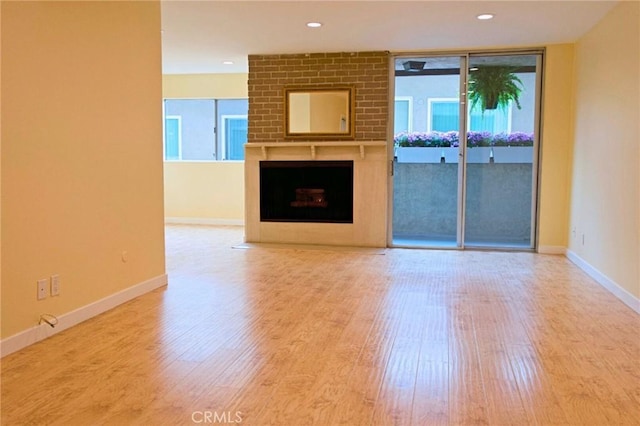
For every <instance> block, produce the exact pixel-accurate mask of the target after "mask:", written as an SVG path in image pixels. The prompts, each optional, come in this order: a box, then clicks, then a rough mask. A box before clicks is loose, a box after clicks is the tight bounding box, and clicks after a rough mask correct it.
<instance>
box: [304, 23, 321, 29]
mask: <svg viewBox="0 0 640 426" xmlns="http://www.w3.org/2000/svg"><path fill="white" fill-rule="evenodd" d="M321 26H322V24H321V23H320V22H307V27H309V28H320V27H321Z"/></svg>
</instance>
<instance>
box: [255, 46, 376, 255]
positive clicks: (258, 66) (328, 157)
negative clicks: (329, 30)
mask: <svg viewBox="0 0 640 426" xmlns="http://www.w3.org/2000/svg"><path fill="white" fill-rule="evenodd" d="M248 84H249V129H248V130H249V131H248V133H249V134H248V143H247V145H246V146H245V211H246V214H245V232H246V235H245V238H246V240H247V242H270V243H273V242H277V243H300V244H329V245H353V246H370V247H384V246H386V239H387V235H386V230H387V217H388V213H387V210H388V206H387V199H388V198H387V185H388V179H387V176H388V162H387V143H386V139H387V121H388V103H389V56H388V54H387V52H353V53H349V52H347V53H312V54H293V55H251V56H249V82H248ZM336 85H343V86H344V85H349V86H352V87H353V88H354V95H355V120H354V125H355V138H354V139H353V140H346V141H344V140H331V139H328V140H318V139H313V140H309V141H306V140H300V139H297V140H295V141H293V142H292V141H287V140H285V138H284V135H285V131H284V123H285V117H284V113H285V106H284V88H285V87H292V86H295V87H298V88H330V87H332V86H336ZM321 161H322V162H352V164H353V169H352V173H353V176H352V178H353V182H352V185H353V188H352V190H353V191H352V198H353V206H352V207H353V209H352V220H351V221H350V222H349V221H314V222H307V221H300V220H292V221H287V220H282V221H267V220H261V208H260V199H261V196H260V180H261V179H260V175H261V173H260V169H261V167H260V165H261V163H262V164H263V168H264V165H265V162H287V163H290V162H300V164H308V163H304V162H321ZM303 189H304V188H303ZM306 189H307V190H308V189H310V188H306ZM311 189H317V188H311ZM306 195H307V194H302V195H300V194H299V196H306ZM263 198H264V195H263ZM262 212H263V213H264V207H263V210H262Z"/></svg>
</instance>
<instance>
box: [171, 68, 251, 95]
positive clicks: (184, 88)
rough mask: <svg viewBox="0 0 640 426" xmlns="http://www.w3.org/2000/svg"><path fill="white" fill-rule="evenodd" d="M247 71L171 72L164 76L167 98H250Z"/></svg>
mask: <svg viewBox="0 0 640 426" xmlns="http://www.w3.org/2000/svg"><path fill="white" fill-rule="evenodd" d="M247 75H248V74H247V73H238V74H169V75H163V76H162V96H163V97H165V98H218V99H238V98H244V99H246V98H248V97H249V94H248V93H249V92H248V89H247Z"/></svg>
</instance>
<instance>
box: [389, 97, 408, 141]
mask: <svg viewBox="0 0 640 426" xmlns="http://www.w3.org/2000/svg"><path fill="white" fill-rule="evenodd" d="M412 124H413V98H412V97H411V96H396V99H395V108H394V114H393V134H394V135H395V134H398V133H400V132H410V131H411V130H412V127H413V126H412Z"/></svg>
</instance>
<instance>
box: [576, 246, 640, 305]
mask: <svg viewBox="0 0 640 426" xmlns="http://www.w3.org/2000/svg"><path fill="white" fill-rule="evenodd" d="M567 257H568V258H569V260H571V261H572V262H573V263H575V264H576V265H577V266H578V267H579V268H580V269H582V270H583V271H584V272H586V273H587V275H589V276H590V277H591V278H593V279H594V280H596V281H597V283H598V284H600V285H601V286H602V287H604V288H606V289H607V290H609V291H610V292H611V293H612V294H613V295H614V296H616V297H617V298H618V299H620V300H621V301H622V302H624V304H625V305H627V306H628V307H630V308H631V309H633V310H634V311H635V312H636V313H638V314H640V299H638V298H637V297H635V296H634V295H633V294H631V293H629V292H628V291H627V290H626V289H624V288H622V287H621V286H620V285H619V284H618V283H616V282H615V281H613V280H612V279H610V278H609V277H607V276H606V275H605V274H603V273H602V272H600V271H598V270H597V269H596V268H594V267H593V266H591V265H590V264H589V263H588V262H587V261H586V260H584V259H583V258H581V257H580V256H578V255H577V254H576V253H575V252H573V251H571V250H567Z"/></svg>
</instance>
